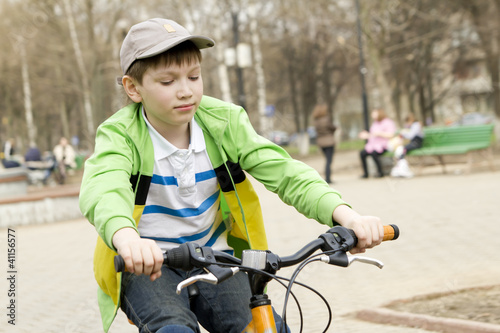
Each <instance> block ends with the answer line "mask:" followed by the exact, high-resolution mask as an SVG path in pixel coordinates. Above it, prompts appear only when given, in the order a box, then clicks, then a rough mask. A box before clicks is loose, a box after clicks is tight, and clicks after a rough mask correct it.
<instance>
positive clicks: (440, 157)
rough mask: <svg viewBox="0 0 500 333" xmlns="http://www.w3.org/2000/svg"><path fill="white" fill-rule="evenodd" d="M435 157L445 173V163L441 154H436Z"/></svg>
mask: <svg viewBox="0 0 500 333" xmlns="http://www.w3.org/2000/svg"><path fill="white" fill-rule="evenodd" d="M436 158H437V159H438V160H439V163H440V164H441V167H442V168H443V173H446V165H445V164H444V158H443V155H436Z"/></svg>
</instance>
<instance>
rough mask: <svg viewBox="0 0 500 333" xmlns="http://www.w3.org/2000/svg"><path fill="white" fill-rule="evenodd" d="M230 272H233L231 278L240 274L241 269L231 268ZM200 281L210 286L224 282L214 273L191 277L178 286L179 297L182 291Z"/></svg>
mask: <svg viewBox="0 0 500 333" xmlns="http://www.w3.org/2000/svg"><path fill="white" fill-rule="evenodd" d="M230 270H231V272H232V274H231V276H232V275H235V274H236V273H238V272H239V271H240V269H239V268H238V267H230ZM224 280H225V279H224ZM198 281H201V282H206V283H210V284H218V283H219V282H222V281H223V280H222V281H221V280H219V279H218V278H217V277H216V276H215V275H214V274H213V273H207V274H200V275H195V276H191V277H190V278H187V279H186V280H184V281H181V282H180V283H179V284H178V285H177V289H176V293H177V295H180V293H181V291H182V289H184V288H186V287H187V286H190V285H192V284H193V283H196V282H198Z"/></svg>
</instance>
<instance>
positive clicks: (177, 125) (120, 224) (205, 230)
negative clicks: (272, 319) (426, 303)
mask: <svg viewBox="0 0 500 333" xmlns="http://www.w3.org/2000/svg"><path fill="white" fill-rule="evenodd" d="M213 45H214V42H213V41H212V40H211V39H210V38H207V37H202V36H193V35H190V34H189V33H188V32H187V31H186V30H185V29H184V28H183V27H182V26H180V25H179V24H177V23H176V22H174V21H171V20H166V19H152V20H148V21H145V22H142V23H139V24H137V25H135V26H133V27H132V28H131V30H130V31H129V33H128V34H127V36H126V37H125V39H124V42H123V45H122V48H121V51H120V62H121V68H122V71H123V74H124V76H123V78H122V80H121V83H122V85H123V87H124V90H125V92H126V93H127V95H128V96H129V97H130V99H131V100H132V101H133V102H134V103H133V104H130V105H128V106H126V107H125V108H123V109H121V110H120V111H118V112H117V113H116V114H115V115H113V116H112V117H110V118H109V119H108V120H106V121H105V122H104V123H103V124H101V125H100V126H99V129H98V131H97V135H96V146H95V152H94V154H93V156H92V157H91V158H90V159H89V160H88V161H87V162H86V164H85V174H84V177H83V181H82V188H81V195H80V208H81V210H82V212H83V213H84V215H85V216H86V217H87V218H88V219H89V221H90V222H91V223H92V224H93V225H94V226H95V227H96V229H97V232H98V234H99V237H98V243H97V246H96V251H95V257H94V270H95V275H96V279H97V282H98V284H99V289H98V293H99V305H100V308H101V314H102V319H103V326H104V330H105V331H107V330H108V329H109V326H110V325H111V322H112V321H113V318H114V317H115V315H116V311H117V310H118V307H121V308H122V310H123V311H124V312H125V313H126V314H127V316H128V318H129V319H130V320H132V321H133V322H134V323H135V325H136V326H137V327H138V328H139V330H140V331H141V332H199V331H200V330H199V327H198V324H197V321H198V322H200V323H201V324H202V325H203V326H204V327H205V328H206V329H207V330H209V331H211V332H241V331H242V330H243V329H244V328H245V327H246V326H247V324H248V323H249V322H250V320H251V314H250V310H249V308H248V299H249V296H250V291H249V287H248V281H247V280H246V276H245V274H243V273H238V274H237V275H235V276H234V277H233V278H231V279H228V280H226V281H225V282H224V283H222V284H220V285H216V286H213V285H209V284H204V283H200V284H198V285H199V286H198V287H199V295H198V296H197V297H196V298H195V299H194V300H192V301H191V302H190V300H189V297H188V295H187V292H186V291H185V290H184V291H183V293H182V294H181V295H180V296H178V295H176V294H175V286H176V285H177V283H178V282H180V281H181V280H183V279H185V278H187V277H189V276H190V275H193V274H197V272H184V271H179V270H172V269H169V268H166V267H164V266H162V265H161V264H162V260H163V257H162V251H165V250H167V249H170V248H173V247H175V246H178V245H179V244H181V243H184V242H187V241H195V242H196V243H198V244H199V245H200V246H212V247H213V248H214V249H216V250H220V251H231V252H232V253H236V254H239V253H240V252H241V250H242V249H244V248H250V247H251V248H255V249H266V248H267V241H266V238H265V233H264V226H263V221H262V220H263V219H262V215H261V210H260V205H259V201H258V198H257V196H256V193H255V192H254V190H253V189H252V186H251V184H250V182H249V180H248V178H247V177H246V176H245V173H244V172H243V170H245V171H247V172H248V173H249V174H251V175H252V176H253V177H255V178H256V179H257V180H259V181H260V182H262V183H263V184H264V185H265V186H266V187H267V188H268V189H269V190H271V191H273V192H275V193H277V194H278V195H279V196H280V198H281V199H282V200H283V201H284V202H286V203H287V204H290V205H293V206H294V207H296V208H297V210H299V211H300V212H301V213H303V214H304V215H306V216H308V217H310V218H314V219H316V220H318V221H319V222H320V223H323V224H327V225H330V226H332V225H333V223H339V224H342V225H344V226H346V227H349V228H351V229H354V231H355V233H356V234H357V236H358V238H359V243H358V247H357V248H356V249H354V251H353V252H364V250H365V249H366V248H370V247H373V246H375V245H377V244H379V243H380V242H381V239H382V236H383V227H382V224H381V222H380V220H379V219H378V218H375V217H362V216H360V215H359V214H357V213H356V212H354V211H353V210H351V209H350V208H349V206H347V205H346V204H345V203H344V202H343V201H342V200H341V198H340V195H339V194H338V193H337V192H336V191H334V190H332V189H331V188H330V187H329V186H328V184H326V183H325V182H324V181H323V180H322V179H321V177H320V176H319V174H318V173H317V172H316V171H315V170H313V169H312V168H310V167H308V166H306V165H305V164H303V163H301V162H299V161H295V160H293V159H291V158H290V157H289V156H288V154H287V153H286V152H285V151H284V150H283V149H281V148H280V147H279V146H276V145H274V144H273V143H271V142H270V141H268V140H266V139H264V138H262V137H260V136H258V135H257V134H256V133H255V131H254V129H253V128H252V126H251V125H250V122H249V120H248V117H247V115H246V113H245V111H244V110H243V109H242V108H241V107H237V106H235V105H232V104H229V103H225V102H222V101H220V100H217V99H214V98H210V97H207V96H203V83H202V78H201V67H200V64H201V52H200V49H201V48H207V47H212V46H213ZM334 221H335V222H334ZM233 251H234V252H233ZM116 253H119V254H120V255H121V256H122V257H123V258H124V260H125V264H126V268H127V271H128V272H125V273H123V274H116V273H115V272H114V268H113V256H114V255H115V254H116ZM277 322H278V323H279V322H280V320H279V318H278V320H277Z"/></svg>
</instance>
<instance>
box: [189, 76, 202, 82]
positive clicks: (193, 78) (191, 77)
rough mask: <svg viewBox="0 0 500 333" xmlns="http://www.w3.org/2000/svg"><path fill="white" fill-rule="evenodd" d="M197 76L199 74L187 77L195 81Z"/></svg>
mask: <svg viewBox="0 0 500 333" xmlns="http://www.w3.org/2000/svg"><path fill="white" fill-rule="evenodd" d="M199 78H200V76H199V75H192V76H190V77H189V79H190V80H191V81H196V80H198V79H199Z"/></svg>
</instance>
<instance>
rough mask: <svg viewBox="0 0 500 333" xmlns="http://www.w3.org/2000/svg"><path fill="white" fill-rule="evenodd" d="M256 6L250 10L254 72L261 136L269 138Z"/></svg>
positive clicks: (264, 80) (269, 127) (264, 79)
mask: <svg viewBox="0 0 500 333" xmlns="http://www.w3.org/2000/svg"><path fill="white" fill-rule="evenodd" d="M255 6H256V5H255V4H252V5H251V6H250V8H249V10H248V14H249V16H250V34H251V40H252V48H253V56H254V70H255V76H256V80H257V107H258V110H259V115H260V117H259V120H260V134H261V135H264V136H267V135H268V134H269V132H270V131H271V130H272V128H271V126H270V122H269V119H268V117H267V116H266V78H265V75H264V67H263V65H262V52H261V49H260V37H259V30H258V26H257V19H256V15H257V13H256V10H257V9H256V7H255Z"/></svg>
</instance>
